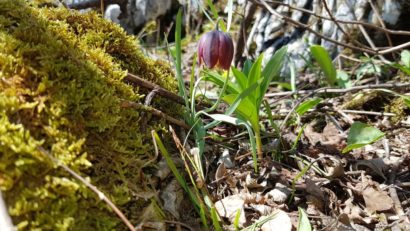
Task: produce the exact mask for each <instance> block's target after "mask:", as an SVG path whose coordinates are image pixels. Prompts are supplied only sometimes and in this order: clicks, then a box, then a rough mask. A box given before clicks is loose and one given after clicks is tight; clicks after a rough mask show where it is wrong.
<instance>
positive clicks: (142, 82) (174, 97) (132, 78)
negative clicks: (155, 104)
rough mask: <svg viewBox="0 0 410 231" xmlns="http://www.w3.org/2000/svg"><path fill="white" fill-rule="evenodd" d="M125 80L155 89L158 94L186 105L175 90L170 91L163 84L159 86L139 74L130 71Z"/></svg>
mask: <svg viewBox="0 0 410 231" xmlns="http://www.w3.org/2000/svg"><path fill="white" fill-rule="evenodd" d="M124 81H125V82H127V83H129V84H131V85H133V86H138V87H143V88H145V89H148V90H154V89H155V90H156V93H157V94H158V95H160V96H163V97H165V98H168V99H170V100H172V101H174V102H176V103H179V104H182V105H185V101H184V99H183V98H182V97H181V96H179V95H177V94H175V93H173V92H170V91H168V90H166V89H164V88H162V87H161V86H159V85H157V84H155V83H151V82H150V81H148V80H145V79H143V78H141V77H138V76H137V75H134V74H131V73H128V74H127V76H125V78H124Z"/></svg>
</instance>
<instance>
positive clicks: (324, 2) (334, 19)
mask: <svg viewBox="0 0 410 231" xmlns="http://www.w3.org/2000/svg"><path fill="white" fill-rule="evenodd" d="M322 2H323V6H324V7H325V10H326V11H327V14H328V15H329V17H330V19H331V20H332V21H333V22H334V23H335V24H336V26H337V28H338V29H339V30H340V31H341V32H342V33H343V34H344V35H345V36H346V38H347V40H348V41H352V42H353V43H356V44H357V45H358V46H361V47H366V46H364V45H363V44H361V43H360V42H358V41H356V40H355V39H352V38H351V37H350V35H349V34H348V33H346V31H345V30H344V29H343V28H342V26H341V25H340V24H339V22H338V21H337V19H336V18H335V17H334V16H333V14H332V11H331V10H330V9H329V6H328V4H327V0H322Z"/></svg>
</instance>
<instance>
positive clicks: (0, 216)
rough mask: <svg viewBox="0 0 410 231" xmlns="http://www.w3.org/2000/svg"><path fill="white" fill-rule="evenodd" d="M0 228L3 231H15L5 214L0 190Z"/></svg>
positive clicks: (4, 205)
mask: <svg viewBox="0 0 410 231" xmlns="http://www.w3.org/2000/svg"><path fill="white" fill-rule="evenodd" d="M0 227H1V230H4V231H15V230H17V228H15V227H14V225H13V222H12V221H11V218H10V216H9V214H8V212H7V208H6V202H5V201H4V200H3V196H2V195H1V190H0Z"/></svg>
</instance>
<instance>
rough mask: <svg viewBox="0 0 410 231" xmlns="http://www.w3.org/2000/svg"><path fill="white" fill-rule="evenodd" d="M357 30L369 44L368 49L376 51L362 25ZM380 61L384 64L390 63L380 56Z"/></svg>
mask: <svg viewBox="0 0 410 231" xmlns="http://www.w3.org/2000/svg"><path fill="white" fill-rule="evenodd" d="M359 30H360V32H362V34H363V36H364V38H365V39H366V41H367V43H369V45H370V47H371V48H372V49H377V47H376V45H375V44H374V42H373V40H372V39H371V38H370V36H369V34H368V33H367V31H366V29H364V27H363V26H362V25H359ZM379 58H380V60H382V61H383V62H384V63H387V64H390V63H391V62H390V61H388V60H387V59H386V58H385V57H383V56H382V55H379Z"/></svg>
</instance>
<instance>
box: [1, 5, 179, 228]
mask: <svg viewBox="0 0 410 231" xmlns="http://www.w3.org/2000/svg"><path fill="white" fill-rule="evenodd" d="M126 70H129V71H131V72H133V73H136V74H138V75H139V76H141V77H143V78H145V79H147V80H150V81H152V82H154V83H157V84H159V85H161V86H162V87H164V88H167V89H169V90H172V91H175V88H176V83H175V81H174V79H173V76H172V75H173V74H172V71H171V69H170V68H169V67H168V66H167V65H165V64H163V63H159V62H157V61H153V60H150V59H148V58H146V57H145V56H144V55H143V54H142V53H141V51H139V49H138V47H137V45H136V42H135V39H134V38H133V37H130V36H127V35H126V34H125V32H124V31H123V30H122V29H121V28H120V27H118V26H116V25H114V24H112V23H110V22H107V21H104V20H103V19H101V18H100V16H98V15H97V14H96V13H93V12H90V13H86V14H80V13H78V12H76V11H70V10H67V9H64V8H46V7H43V8H39V7H36V6H35V4H34V3H30V2H27V1H23V0H2V1H0V189H1V190H2V191H3V192H4V196H5V199H6V202H7V204H8V207H9V213H10V214H11V215H12V218H13V221H14V223H15V224H16V225H18V227H19V229H20V230H37V229H38V230H113V229H115V230H122V229H125V227H124V225H123V224H122V223H121V221H120V220H119V219H118V218H117V217H116V216H115V214H113V212H112V211H110V209H108V208H107V206H106V205H105V204H104V203H103V202H101V201H100V200H99V199H98V197H97V196H96V195H94V193H92V192H91V191H90V190H89V189H87V188H86V187H85V186H84V185H83V184H81V183H79V182H78V181H77V180H75V179H73V178H72V177H71V176H70V175H69V174H67V173H66V172H64V171H63V170H62V169H61V168H58V167H56V166H55V165H54V164H53V163H52V162H51V161H50V160H49V159H48V158H47V157H45V156H43V155H42V153H41V152H39V151H38V147H39V146H41V147H43V148H44V149H46V150H49V151H50V152H51V153H52V155H54V156H55V157H56V158H58V159H59V160H60V161H61V162H62V163H64V164H66V165H68V166H69V167H70V168H72V169H73V170H75V171H77V172H79V173H80V174H81V175H82V176H84V177H86V178H88V179H89V180H90V181H91V182H92V183H93V184H95V185H96V186H97V187H98V188H100V189H101V190H102V191H103V192H104V193H106V194H107V195H108V196H109V197H110V198H111V199H112V200H113V202H114V203H115V204H117V205H119V206H120V209H121V210H123V211H124V212H125V214H126V216H128V217H129V218H130V219H131V221H132V222H134V223H135V224H137V222H138V219H139V217H140V215H141V212H142V211H143V209H144V208H145V207H147V206H149V205H150V204H151V203H152V202H150V201H145V200H144V199H141V198H139V197H136V196H135V195H138V194H141V193H146V192H147V191H149V189H148V187H147V186H146V185H147V182H146V180H145V178H144V175H143V174H142V169H141V168H142V166H143V165H144V164H145V163H146V162H147V160H148V159H151V158H152V156H153V153H152V144H151V139H150V137H149V133H148V132H141V126H140V124H139V122H140V120H141V117H140V112H139V111H136V110H133V109H128V108H127V109H126V108H122V107H121V101H123V100H129V101H135V102H139V101H140V100H141V98H142V94H143V92H138V89H133V88H132V87H131V86H129V85H127V84H125V83H123V82H122V81H121V80H122V79H123V78H124V77H125V75H126ZM158 105H160V104H158ZM161 110H166V109H165V108H161ZM145 127H146V131H149V130H151V129H157V130H158V129H161V128H163V127H165V124H164V123H163V122H161V121H158V120H155V118H154V117H149V120H148V121H147V122H146V123H145Z"/></svg>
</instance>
